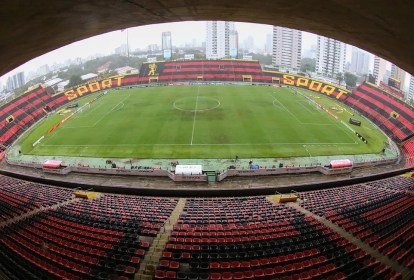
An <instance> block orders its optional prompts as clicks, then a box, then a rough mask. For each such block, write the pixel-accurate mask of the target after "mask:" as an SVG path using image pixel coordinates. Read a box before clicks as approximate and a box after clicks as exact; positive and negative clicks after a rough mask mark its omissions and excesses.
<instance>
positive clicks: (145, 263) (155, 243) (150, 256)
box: [135, 198, 186, 280]
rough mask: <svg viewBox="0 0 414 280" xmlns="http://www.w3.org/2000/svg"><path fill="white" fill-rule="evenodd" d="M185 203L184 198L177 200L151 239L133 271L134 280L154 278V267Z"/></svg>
mask: <svg viewBox="0 0 414 280" xmlns="http://www.w3.org/2000/svg"><path fill="white" fill-rule="evenodd" d="M185 203H186V199H185V198H180V199H179V200H178V203H177V205H176V206H175V208H174V210H173V211H172V213H171V215H170V217H169V218H168V220H167V221H165V224H164V226H163V227H162V228H161V229H160V232H159V233H158V234H157V236H156V237H155V238H154V239H153V240H152V243H151V246H150V248H149V249H148V252H147V253H146V254H145V257H144V259H143V260H142V262H141V265H140V267H139V270H138V272H137V273H135V280H147V279H153V278H154V274H155V269H156V268H157V266H158V263H159V261H160V259H161V257H162V252H163V251H164V249H165V246H166V244H167V242H168V238H169V237H170V235H171V232H172V230H173V228H174V226H175V225H176V224H177V222H178V219H179V217H180V215H181V213H182V212H183V209H184V206H185Z"/></svg>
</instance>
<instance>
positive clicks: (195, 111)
mask: <svg viewBox="0 0 414 280" xmlns="http://www.w3.org/2000/svg"><path fill="white" fill-rule="evenodd" d="M199 93H200V86H198V87H197V99H196V104H195V109H194V118H193V131H192V132H191V142H190V145H193V140H194V128H195V121H196V116H197V104H198V94H199Z"/></svg>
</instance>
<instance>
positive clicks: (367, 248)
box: [267, 196, 413, 279]
mask: <svg viewBox="0 0 414 280" xmlns="http://www.w3.org/2000/svg"><path fill="white" fill-rule="evenodd" d="M267 198H268V199H269V200H270V201H272V200H271V196H268V197H267ZM299 201H300V200H299V199H298V201H297V202H289V203H287V204H288V205H289V206H290V207H292V208H295V209H296V210H298V211H300V212H302V213H303V214H305V215H306V216H311V217H314V218H315V219H316V220H318V221H320V222H321V223H322V224H324V225H325V226H327V227H328V228H331V229H332V230H334V231H335V232H336V233H338V234H340V235H341V236H342V237H344V238H346V239H348V240H349V241H350V242H351V243H353V244H354V245H356V246H358V247H359V248H361V249H362V250H364V251H365V252H367V253H368V254H370V255H371V256H373V257H375V258H376V259H377V260H378V261H379V262H381V263H383V264H386V265H388V266H389V267H391V268H392V269H393V270H394V271H397V272H399V273H401V275H402V276H403V279H411V278H405V277H408V276H409V275H411V276H412V275H413V271H410V270H409V269H408V268H404V267H402V266H401V265H400V264H398V263H397V262H395V261H393V260H392V259H390V258H389V257H388V256H386V255H383V254H382V253H381V252H380V251H378V250H376V249H375V248H373V247H371V246H369V245H368V244H366V243H364V242H362V240H360V239H358V238H356V237H355V236H354V235H352V234H351V233H349V232H347V231H346V230H344V229H343V228H341V227H340V226H338V225H336V224H334V223H332V222H331V221H329V220H327V219H325V218H323V217H320V216H318V215H315V214H313V213H312V212H310V211H309V210H307V209H305V208H303V207H302V206H300V205H299Z"/></svg>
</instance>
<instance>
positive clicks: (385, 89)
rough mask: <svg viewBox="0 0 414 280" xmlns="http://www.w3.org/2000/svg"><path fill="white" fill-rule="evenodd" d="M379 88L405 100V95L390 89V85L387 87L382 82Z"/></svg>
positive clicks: (397, 90)
mask: <svg viewBox="0 0 414 280" xmlns="http://www.w3.org/2000/svg"><path fill="white" fill-rule="evenodd" d="M379 87H380V88H381V89H382V90H384V91H386V92H388V93H389V94H392V95H394V96H396V97H397V98H404V93H403V92H402V91H401V90H399V89H396V88H393V87H390V86H389V85H387V84H385V83H383V82H380V84H379Z"/></svg>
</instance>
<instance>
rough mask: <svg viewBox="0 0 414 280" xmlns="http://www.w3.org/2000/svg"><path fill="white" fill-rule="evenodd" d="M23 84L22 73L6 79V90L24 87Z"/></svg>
mask: <svg viewBox="0 0 414 280" xmlns="http://www.w3.org/2000/svg"><path fill="white" fill-rule="evenodd" d="M25 83H26V82H25V79H24V72H19V73H16V74H14V75H13V76H11V77H8V78H7V85H6V89H7V91H12V90H15V89H17V88H19V87H22V86H24V84H25Z"/></svg>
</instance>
